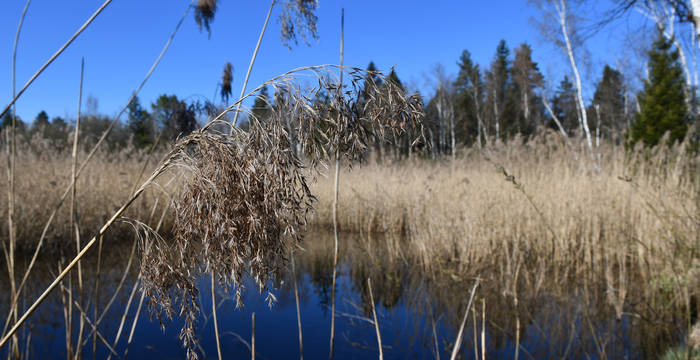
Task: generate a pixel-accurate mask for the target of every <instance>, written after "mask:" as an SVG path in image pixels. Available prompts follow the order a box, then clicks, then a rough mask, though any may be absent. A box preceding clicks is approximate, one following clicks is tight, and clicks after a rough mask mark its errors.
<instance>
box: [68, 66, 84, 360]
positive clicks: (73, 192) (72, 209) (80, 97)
mask: <svg viewBox="0 0 700 360" xmlns="http://www.w3.org/2000/svg"><path fill="white" fill-rule="evenodd" d="M84 74H85V58H82V60H81V61H80V87H79V90H78V116H77V117H76V119H75V131H74V134H73V152H72V154H71V158H72V161H71V179H73V180H72V183H73V186H71V196H70V197H71V201H70V226H71V228H73V229H74V231H75V248H76V252H78V251H80V230H79V229H80V227H79V226H78V221H77V216H76V212H77V210H76V198H75V195H76V178H75V171H76V166H77V163H78V134H79V132H80V108H81V106H80V105H81V104H82V101H83V76H84ZM78 298H79V299H81V300H82V298H83V271H82V269H81V266H80V263H78ZM84 326H85V319H83V317H82V316H81V317H80V325H79V330H78V338H77V339H76V341H75V343H76V344H80V343H81V342H82V338H83V329H84ZM82 348H83V347H82V346H80V347H78V348H77V349H75V359H76V360H77V359H79V358H80V353H81V352H82Z"/></svg>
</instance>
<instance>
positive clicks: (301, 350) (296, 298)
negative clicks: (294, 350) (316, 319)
mask: <svg viewBox="0 0 700 360" xmlns="http://www.w3.org/2000/svg"><path fill="white" fill-rule="evenodd" d="M289 258H290V260H291V262H292V282H293V284H294V303H295V304H296V308H297V328H298V329H299V359H300V360H304V341H303V340H302V336H301V311H300V310H299V289H298V288H297V272H296V266H295V265H294V250H292V253H291V255H290V257H289Z"/></svg>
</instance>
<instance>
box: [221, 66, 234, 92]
mask: <svg viewBox="0 0 700 360" xmlns="http://www.w3.org/2000/svg"><path fill="white" fill-rule="evenodd" d="M221 77H222V80H221V99H222V100H223V101H224V102H228V99H229V98H230V97H231V83H232V82H233V65H231V63H230V62H226V65H224V73H223V74H222V76H221Z"/></svg>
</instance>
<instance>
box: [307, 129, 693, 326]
mask: <svg viewBox="0 0 700 360" xmlns="http://www.w3.org/2000/svg"><path fill="white" fill-rule="evenodd" d="M554 136H556V135H554ZM686 150H687V149H686V145H685V144H683V145H679V146H675V147H673V148H671V149H668V148H667V147H665V146H662V147H659V148H657V149H654V150H653V151H651V152H646V151H643V150H640V151H639V152H637V154H639V155H638V156H630V153H629V152H626V151H625V149H624V148H623V147H620V146H601V148H600V153H601V170H600V173H598V172H596V171H595V170H592V169H593V167H592V166H591V163H590V161H589V160H587V159H586V160H583V161H577V160H575V156H576V154H574V153H572V151H570V150H569V149H568V148H567V147H566V145H565V144H563V143H562V142H561V141H560V140H559V139H557V138H556V137H552V138H539V139H537V140H535V141H531V142H528V143H526V144H523V145H517V144H509V145H499V146H494V147H491V148H490V149H488V150H485V151H484V152H483V153H482V154H480V153H478V152H476V151H467V152H465V153H464V154H463V155H462V156H460V157H459V158H457V160H456V161H455V162H454V163H452V162H451V161H450V160H445V161H443V162H442V163H434V162H428V161H424V160H418V159H416V160H415V161H408V162H391V161H383V162H381V163H377V162H373V161H370V162H369V163H368V164H365V165H362V166H356V167H355V168H354V169H352V170H351V171H347V172H346V173H343V174H342V177H341V179H342V184H341V193H340V205H339V207H340V208H339V216H340V219H339V221H340V224H341V228H342V229H343V230H344V231H355V232H362V233H364V234H369V238H371V237H372V236H371V234H372V233H377V232H381V233H384V234H385V235H386V236H384V237H383V238H384V239H386V242H387V245H388V246H389V247H390V248H391V251H390V252H389V253H388V254H389V256H390V258H394V259H402V260H410V261H411V262H414V263H418V264H420V265H422V266H423V267H424V268H425V269H426V270H432V271H431V273H436V274H443V275H446V274H447V273H446V272H449V273H450V274H453V275H454V276H458V277H468V276H477V275H482V276H483V275H484V274H498V275H497V276H498V277H499V278H498V279H497V280H499V281H498V283H499V285H498V286H499V287H501V289H502V290H503V291H506V292H510V293H513V294H515V296H517V292H518V288H517V285H516V284H518V283H520V284H521V285H520V286H526V287H528V288H530V289H535V291H537V289H539V288H540V287H542V286H544V285H545V284H544V283H546V282H552V280H553V279H555V282H560V281H567V280H576V282H577V283H579V284H582V285H583V286H586V284H596V283H600V284H605V285H606V286H607V287H608V289H609V291H608V296H609V301H610V303H611V304H613V305H615V308H616V310H617V312H618V314H617V315H618V316H620V313H621V312H622V311H623V304H625V303H626V301H629V300H630V299H629V298H628V296H631V294H629V293H628V291H627V290H628V285H629V283H630V282H635V283H642V284H648V285H649V286H648V289H647V290H648V292H646V293H645V294H638V295H643V296H644V297H643V298H642V299H644V300H651V299H652V298H655V297H656V296H658V295H659V291H661V292H666V293H665V294H664V295H663V296H666V295H668V296H670V298H669V299H670V300H673V303H675V304H676V305H679V306H685V304H686V301H690V300H691V299H693V298H695V299H697V297H698V296H700V283H699V282H698V278H700V276H699V274H700V260H699V258H698V254H699V251H700V229H699V227H700V179H699V178H698V175H697V174H698V165H699V163H698V160H699V158H698V157H697V155H690V153H689V152H688V151H686ZM578 156H579V157H580V156H581V155H580V154H579V155H578ZM504 170H505V172H504ZM312 192H313V193H314V194H316V196H317V197H318V199H319V202H318V204H317V206H316V211H315V213H314V217H313V219H311V222H312V223H314V224H316V225H321V226H329V224H332V217H331V216H332V215H331V214H332V212H331V203H332V194H333V190H332V182H331V180H330V179H323V178H321V179H320V180H319V182H318V183H317V184H316V185H315V186H314V187H312ZM552 277H553V278H552ZM669 292H670V294H669ZM634 301H640V300H639V299H635V300H634ZM694 311H697V310H694Z"/></svg>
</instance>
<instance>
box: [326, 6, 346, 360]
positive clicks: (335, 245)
mask: <svg viewBox="0 0 700 360" xmlns="http://www.w3.org/2000/svg"><path fill="white" fill-rule="evenodd" d="M344 31H345V9H344V8H343V9H341V10H340V86H339V87H338V92H339V94H340V96H342V93H343V55H344V54H343V52H344ZM338 122H340V114H338ZM339 178H340V152H339V150H337V149H336V151H335V176H334V177H333V179H334V180H333V279H332V283H331V344H330V353H329V358H330V359H333V350H334V346H335V343H334V340H335V281H336V277H337V271H338V230H339V229H338V185H339Z"/></svg>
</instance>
